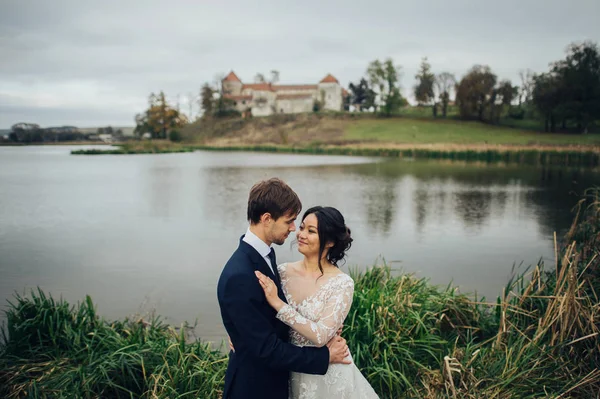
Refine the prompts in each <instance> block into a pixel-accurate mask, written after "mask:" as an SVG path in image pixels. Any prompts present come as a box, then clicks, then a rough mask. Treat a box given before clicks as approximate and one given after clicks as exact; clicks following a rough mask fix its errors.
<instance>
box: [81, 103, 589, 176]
mask: <svg viewBox="0 0 600 399" xmlns="http://www.w3.org/2000/svg"><path fill="white" fill-rule="evenodd" d="M182 136H183V138H184V140H183V142H182V143H169V142H165V141H156V140H153V141H148V142H144V141H139V142H130V143H126V144H124V145H121V146H119V148H117V149H112V150H108V151H102V150H80V151H73V152H72V153H73V154H82V155H99V154H113V155H117V154H159V153H172V152H190V151H194V150H198V149H209V150H245V151H269V152H273V151H277V152H290V153H309V154H339V155H368V156H392V157H410V158H413V157H414V158H433V159H457V160H467V161H483V162H517V163H528V164H543V165H545V164H556V165H569V166H592V167H594V166H598V164H599V162H600V134H588V135H572V134H545V133H536V132H534V131H531V130H520V129H513V128H506V127H499V126H491V125H486V124H482V123H479V122H464V121H457V120H441V119H440V120H428V119H416V118H413V119H411V118H404V117H397V118H390V119H381V118H374V117H372V116H371V115H365V114H343V113H332V114H300V115H283V114H282V115H274V116H271V117H265V118H252V119H245V120H244V119H227V120H202V121H198V122H195V123H193V124H190V125H188V126H186V127H185V128H184V129H183V131H182Z"/></svg>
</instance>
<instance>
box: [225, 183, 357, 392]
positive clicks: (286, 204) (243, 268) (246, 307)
mask: <svg viewBox="0 0 600 399" xmlns="http://www.w3.org/2000/svg"><path fill="white" fill-rule="evenodd" d="M301 209H302V204H301V202H300V199H299V198H298V196H297V195H296V193H295V192H294V191H293V190H292V189H291V188H290V187H289V186H288V185H287V184H285V183H284V182H283V181H281V180H279V179H276V178H273V179H269V180H265V181H261V182H259V183H257V184H255V185H254V187H252V189H251V190H250V196H249V198H248V220H249V221H250V227H249V228H248V230H247V231H246V234H245V235H244V236H243V237H242V238H241V239H240V244H239V247H238V249H237V250H236V251H235V252H234V253H233V255H232V256H231V258H230V259H229V261H228V262H227V264H226V265H225V267H224V268H223V271H222V272H221V277H220V278H219V283H218V286H217V297H218V299H219V307H220V308H221V317H222V319H223V324H224V325H225V329H226V330H227V334H228V335H229V337H230V339H231V342H232V343H233V347H234V348H235V351H231V352H230V353H229V364H228V366H227V372H226V373H225V389H224V392H223V399H241V398H244V399H248V398H261V399H263V398H264V399H271V398H272V399H287V398H288V379H289V372H290V371H296V372H299V373H306V374H320V375H324V374H325V373H326V372H327V368H328V366H329V363H349V362H348V361H347V360H344V358H345V357H346V356H347V355H348V346H347V345H346V341H345V340H344V339H343V338H341V337H335V338H333V339H332V340H331V341H330V342H329V343H328V344H327V346H323V347H321V348H313V347H302V348H301V347H297V346H294V345H292V344H290V343H288V333H289V328H288V326H287V325H285V324H284V323H282V322H280V321H279V320H277V319H276V318H275V315H276V312H275V310H273V308H271V307H270V306H269V304H268V303H267V301H266V299H265V296H264V293H263V290H262V288H261V287H260V284H259V282H258V280H257V278H256V275H255V274H254V271H255V270H259V271H260V272H262V273H263V274H265V275H267V276H270V277H271V278H272V279H273V281H275V284H277V292H278V294H279V297H280V298H281V299H282V300H283V301H285V296H284V295H283V290H282V289H281V281H280V279H279V273H278V272H277V263H276V260H275V252H274V250H273V248H271V245H272V244H278V245H281V244H283V243H284V242H285V240H286V238H287V237H288V235H289V234H290V233H291V232H293V231H294V230H296V225H295V220H296V217H297V216H298V214H299V213H300V210H301Z"/></svg>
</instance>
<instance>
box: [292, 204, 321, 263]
mask: <svg viewBox="0 0 600 399" xmlns="http://www.w3.org/2000/svg"><path fill="white" fill-rule="evenodd" d="M318 223H319V221H318V220H317V217H316V216H315V214H314V213H311V214H310V215H307V216H306V218H304V220H303V221H302V224H300V228H299V229H298V231H297V232H296V239H297V240H298V252H300V253H301V254H302V255H304V256H313V255H317V256H318V255H319V231H318V230H317V227H318Z"/></svg>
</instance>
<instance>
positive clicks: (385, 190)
mask: <svg viewBox="0 0 600 399" xmlns="http://www.w3.org/2000/svg"><path fill="white" fill-rule="evenodd" d="M73 148H77V149H80V148H82V147H79V146H78V147H69V146H26V147H0V303H1V305H0V307H1V308H2V309H6V303H7V302H6V301H7V300H10V299H11V298H12V297H13V294H14V293H15V292H18V293H21V294H23V293H27V292H29V291H30V290H31V289H34V288H35V287H37V286H39V287H41V288H42V289H43V290H44V291H46V292H47V293H51V294H52V295H53V296H55V297H60V296H62V297H63V298H65V299H67V300H68V301H70V302H72V303H75V302H77V301H81V300H83V299H84V298H85V295H86V294H89V295H91V297H92V299H93V300H94V302H95V303H96V304H97V307H98V312H99V313H100V314H101V315H103V316H104V317H106V318H108V319H116V318H123V317H126V316H134V315H141V316H144V317H148V314H149V313H152V312H155V313H156V314H158V315H161V316H162V318H163V319H164V320H165V321H166V322H168V323H171V324H174V325H179V324H180V323H182V322H183V321H186V320H187V321H189V322H190V323H192V324H193V323H194V322H195V320H197V321H198V326H197V328H196V330H195V331H196V335H197V336H199V337H202V338H203V339H207V340H213V341H220V340H221V339H222V338H223V337H224V329H223V327H222V325H221V320H220V316H219V309H218V304H217V300H216V282H217V279H218V276H219V273H220V270H221V268H222V266H223V265H224V263H225V262H226V261H227V259H228V258H229V256H230V255H231V253H232V252H233V251H234V250H235V248H236V247H237V245H238V240H239V238H240V236H241V235H242V234H243V233H244V232H245V229H246V227H247V222H246V220H245V217H246V201H247V196H248V191H249V189H250V187H251V186H252V185H253V184H254V183H255V182H256V181H258V180H261V179H264V178H268V177H272V176H278V177H280V178H282V179H284V180H285V181H286V182H288V183H289V184H290V186H292V187H293V188H294V189H295V190H296V192H297V193H298V195H299V196H300V198H301V199H302V202H303V205H304V209H307V208H308V207H310V206H313V205H330V206H334V207H337V208H338V209H339V210H340V211H341V212H342V213H343V214H344V215H345V217H346V222H347V224H348V226H349V227H350V228H351V229H352V234H353V237H354V243H353V245H352V248H351V249H350V251H349V256H348V260H347V263H346V265H345V266H344V267H343V270H345V271H347V270H348V268H349V267H351V268H359V269H364V268H366V267H369V266H371V265H373V264H375V263H381V262H382V259H385V261H387V262H388V263H389V264H391V266H392V267H393V268H395V269H397V270H398V271H403V272H409V273H415V274H416V275H417V276H419V277H425V278H428V279H430V280H431V281H432V282H433V283H435V284H439V285H443V286H446V285H447V284H448V283H450V282H453V283H454V284H455V285H457V286H459V287H460V289H461V291H463V292H467V293H475V292H476V293H477V295H478V296H481V295H485V296H486V297H488V299H491V300H495V297H496V296H497V295H498V294H499V293H501V290H502V287H503V286H504V285H505V284H506V282H507V281H508V279H509V278H510V276H511V273H512V269H513V265H514V264H516V265H520V264H523V267H522V268H521V269H523V268H524V266H527V265H530V264H536V263H537V261H538V260H539V259H540V258H543V259H545V260H546V262H547V264H548V265H553V264H554V255H553V253H554V249H553V234H554V232H555V231H556V232H557V234H558V235H559V237H560V236H561V235H562V234H563V233H564V232H565V231H566V230H567V229H568V227H569V226H570V223H571V221H572V217H573V215H572V213H571V209H572V207H573V206H574V205H575V204H576V202H577V200H578V196H577V195H578V194H579V193H581V192H582V191H583V190H584V189H585V188H587V187H589V186H591V185H592V184H593V183H594V182H595V183H596V184H597V182H599V181H600V173H599V172H598V171H594V170H579V169H567V168H544V167H533V166H521V165H486V164H466V163H451V162H441V161H420V160H419V161H411V160H399V159H378V158H363V157H342V156H315V155H290V154H263V153H243V152H203V151H198V152H194V153H184V154H161V155H114V156H112V155H107V156H73V155H70V151H71V150H72V149H73ZM292 238H294V237H293V236H290V238H289V239H288V241H287V242H286V243H285V244H284V245H283V246H281V247H278V248H277V254H278V255H277V259H278V261H279V262H285V261H291V260H296V259H298V258H299V254H298V253H297V252H296V248H295V247H294V246H293V245H292V244H293V239H292ZM0 319H2V320H5V317H4V316H2V317H0Z"/></svg>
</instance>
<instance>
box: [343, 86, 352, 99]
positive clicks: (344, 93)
mask: <svg viewBox="0 0 600 399" xmlns="http://www.w3.org/2000/svg"><path fill="white" fill-rule="evenodd" d="M348 94H350V93H348V90H346V89H344V88H343V87H342V95H343V96H344V97H347V96H348Z"/></svg>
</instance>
